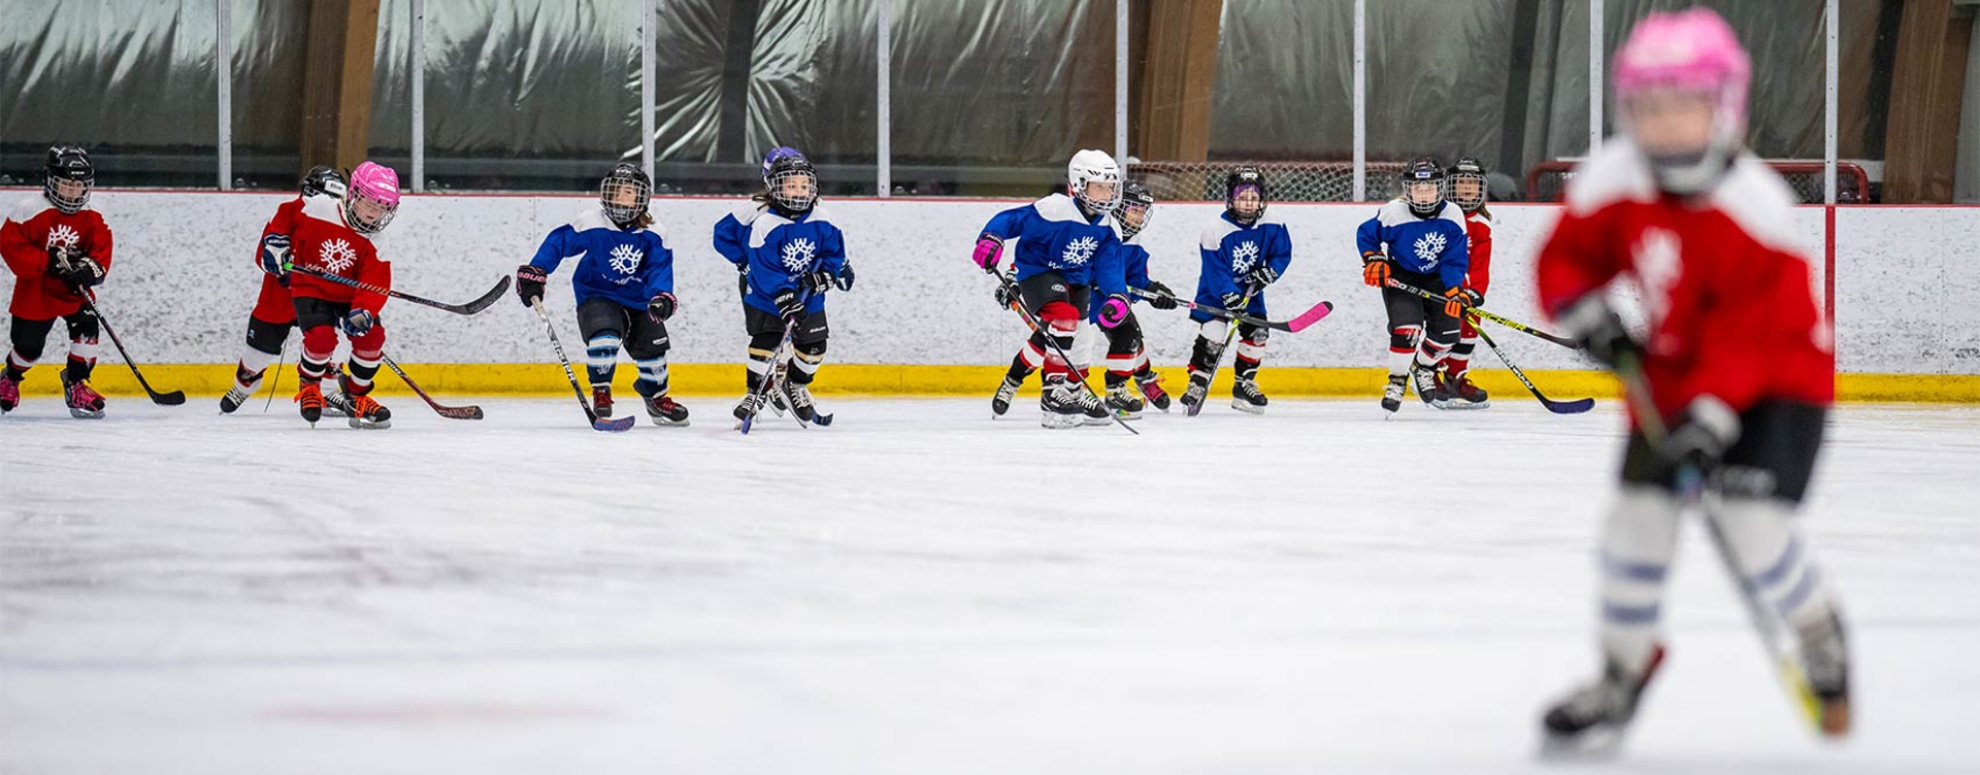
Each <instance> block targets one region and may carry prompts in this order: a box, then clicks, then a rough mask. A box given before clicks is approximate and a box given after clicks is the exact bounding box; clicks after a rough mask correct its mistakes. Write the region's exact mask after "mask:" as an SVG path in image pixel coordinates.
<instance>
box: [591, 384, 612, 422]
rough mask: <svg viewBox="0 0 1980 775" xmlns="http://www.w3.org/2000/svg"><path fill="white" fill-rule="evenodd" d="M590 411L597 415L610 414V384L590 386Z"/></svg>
mask: <svg viewBox="0 0 1980 775" xmlns="http://www.w3.org/2000/svg"><path fill="white" fill-rule="evenodd" d="M591 411H592V413H593V414H596V415H598V416H599V417H611V416H612V386H611V385H594V386H593V387H592V388H591Z"/></svg>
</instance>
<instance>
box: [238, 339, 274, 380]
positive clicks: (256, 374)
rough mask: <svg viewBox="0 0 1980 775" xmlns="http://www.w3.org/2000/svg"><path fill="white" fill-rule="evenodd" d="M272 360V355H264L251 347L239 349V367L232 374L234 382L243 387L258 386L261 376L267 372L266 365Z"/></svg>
mask: <svg viewBox="0 0 1980 775" xmlns="http://www.w3.org/2000/svg"><path fill="white" fill-rule="evenodd" d="M274 360H275V354H274V353H265V352H262V351H260V350H257V349H254V348H252V347H244V348H241V362H240V367H239V370H238V371H236V372H235V374H234V381H235V382H239V383H241V384H242V385H244V386H252V385H257V384H260V382H261V377H262V375H263V374H265V373H267V371H268V364H269V363H271V362H273V361H274Z"/></svg>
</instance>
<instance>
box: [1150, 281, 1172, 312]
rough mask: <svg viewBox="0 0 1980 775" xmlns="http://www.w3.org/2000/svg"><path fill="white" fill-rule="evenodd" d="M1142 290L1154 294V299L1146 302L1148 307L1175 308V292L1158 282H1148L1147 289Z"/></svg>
mask: <svg viewBox="0 0 1980 775" xmlns="http://www.w3.org/2000/svg"><path fill="white" fill-rule="evenodd" d="M1142 290H1144V291H1147V292H1149V293H1152V294H1155V298H1152V299H1149V300H1148V306H1151V307H1154V308H1156V309H1175V308H1176V292H1175V291H1172V290H1169V286H1166V285H1163V284H1161V283H1158V282H1154V281H1150V282H1149V283H1148V287H1146V288H1143V289H1142Z"/></svg>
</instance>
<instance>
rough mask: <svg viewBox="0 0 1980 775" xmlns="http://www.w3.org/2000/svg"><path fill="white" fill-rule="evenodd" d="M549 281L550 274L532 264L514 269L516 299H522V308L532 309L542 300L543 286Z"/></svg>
mask: <svg viewBox="0 0 1980 775" xmlns="http://www.w3.org/2000/svg"><path fill="white" fill-rule="evenodd" d="M549 281H550V273H549V272H546V271H543V267H540V266H536V265H534V264H523V265H522V266H519V267H516V298H519V299H522V303H523V306H525V307H532V306H535V305H536V302H539V301H542V300H543V284H544V283H546V282H549Z"/></svg>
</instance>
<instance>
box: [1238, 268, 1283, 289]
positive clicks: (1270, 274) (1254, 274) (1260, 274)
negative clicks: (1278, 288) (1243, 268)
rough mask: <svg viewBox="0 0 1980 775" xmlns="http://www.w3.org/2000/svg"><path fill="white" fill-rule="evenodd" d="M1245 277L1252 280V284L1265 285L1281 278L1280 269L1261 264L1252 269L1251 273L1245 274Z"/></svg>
mask: <svg viewBox="0 0 1980 775" xmlns="http://www.w3.org/2000/svg"><path fill="white" fill-rule="evenodd" d="M1244 278H1245V279H1247V280H1250V281H1251V284H1252V285H1256V286H1259V287H1264V286H1267V285H1271V284H1272V283H1274V282H1277V281H1278V280H1279V270H1277V269H1273V268H1272V267H1269V266H1261V267H1258V268H1257V269H1253V270H1251V274H1248V275H1245V276H1244Z"/></svg>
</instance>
